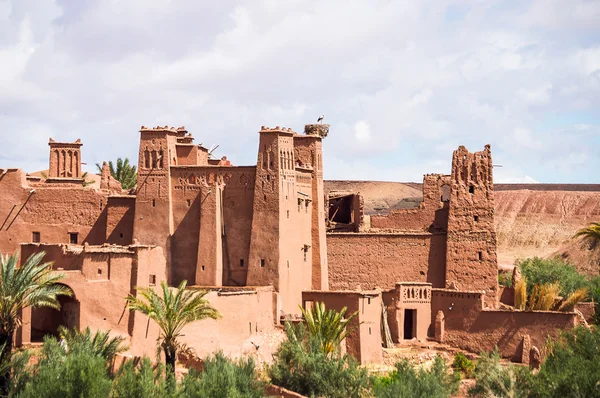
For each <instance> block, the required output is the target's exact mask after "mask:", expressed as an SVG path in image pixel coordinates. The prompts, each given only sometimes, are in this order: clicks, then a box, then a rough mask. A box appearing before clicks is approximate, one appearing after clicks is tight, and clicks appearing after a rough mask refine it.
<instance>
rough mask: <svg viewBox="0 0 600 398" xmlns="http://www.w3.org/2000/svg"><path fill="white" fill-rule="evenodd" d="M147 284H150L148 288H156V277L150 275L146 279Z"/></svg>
mask: <svg viewBox="0 0 600 398" xmlns="http://www.w3.org/2000/svg"><path fill="white" fill-rule="evenodd" d="M148 283H149V284H150V286H156V275H152V274H150V276H149V277H148Z"/></svg>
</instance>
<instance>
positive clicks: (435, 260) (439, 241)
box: [427, 233, 446, 288]
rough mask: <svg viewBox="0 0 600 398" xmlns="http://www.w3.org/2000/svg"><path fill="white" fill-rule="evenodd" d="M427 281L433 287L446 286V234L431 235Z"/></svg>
mask: <svg viewBox="0 0 600 398" xmlns="http://www.w3.org/2000/svg"><path fill="white" fill-rule="evenodd" d="M427 282H429V283H431V285H432V286H433V287H439V288H443V287H445V286H446V234H445V233H444V234H434V235H432V236H431V245H430V247H429V255H428V267H427Z"/></svg>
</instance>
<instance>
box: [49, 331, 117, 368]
mask: <svg viewBox="0 0 600 398" xmlns="http://www.w3.org/2000/svg"><path fill="white" fill-rule="evenodd" d="M58 334H59V336H60V338H61V339H62V340H63V341H64V342H65V345H64V346H63V347H64V350H65V354H67V352H69V351H73V350H82V349H84V348H85V349H87V350H89V351H90V352H92V353H93V354H94V355H98V356H100V357H102V358H104V359H105V360H106V362H107V363H108V364H109V365H110V364H112V363H113V360H114V359H115V357H116V356H117V354H118V353H120V352H123V351H126V350H127V346H125V345H123V342H124V341H125V338H124V337H121V336H117V337H113V338H111V337H110V333H109V332H104V331H101V330H100V331H97V332H96V333H94V334H93V335H92V331H91V330H90V328H89V327H88V328H85V330H84V331H83V332H80V331H78V330H77V329H75V328H73V329H67V328H66V327H64V326H59V327H58Z"/></svg>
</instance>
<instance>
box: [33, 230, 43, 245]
mask: <svg viewBox="0 0 600 398" xmlns="http://www.w3.org/2000/svg"><path fill="white" fill-rule="evenodd" d="M31 241H32V242H33V243H40V242H41V235H40V233H39V232H33V233H32V234H31Z"/></svg>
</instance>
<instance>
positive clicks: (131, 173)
mask: <svg viewBox="0 0 600 398" xmlns="http://www.w3.org/2000/svg"><path fill="white" fill-rule="evenodd" d="M96 167H97V168H98V171H99V172H102V166H101V165H100V164H99V163H96ZM108 168H109V169H110V175H111V176H113V178H114V179H115V180H117V181H119V182H120V183H121V186H122V187H123V189H131V188H133V187H135V186H136V185H137V171H136V166H132V165H130V164H129V159H128V158H125V160H123V159H121V158H117V168H116V169H115V167H114V165H113V162H112V160H111V161H109V162H108Z"/></svg>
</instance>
